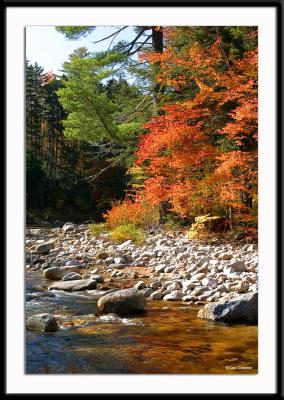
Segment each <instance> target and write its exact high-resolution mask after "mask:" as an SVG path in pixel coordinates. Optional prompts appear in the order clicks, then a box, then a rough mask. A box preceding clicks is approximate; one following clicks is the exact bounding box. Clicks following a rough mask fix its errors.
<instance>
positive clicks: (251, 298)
mask: <svg viewBox="0 0 284 400" xmlns="http://www.w3.org/2000/svg"><path fill="white" fill-rule="evenodd" d="M257 314H258V292H254V293H246V294H242V295H237V296H235V295H233V297H232V295H230V294H229V295H226V296H225V297H223V298H222V299H221V300H220V301H217V302H214V303H210V304H206V305H205V306H204V307H203V308H202V309H201V310H199V312H198V314H197V316H198V318H203V319H209V320H213V321H223V322H251V323H255V322H257V319H258V315H257Z"/></svg>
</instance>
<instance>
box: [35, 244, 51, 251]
mask: <svg viewBox="0 0 284 400" xmlns="http://www.w3.org/2000/svg"><path fill="white" fill-rule="evenodd" d="M50 249H51V244H50V243H41V244H39V245H38V246H37V247H36V252H37V253H38V254H48V253H49V251H50Z"/></svg>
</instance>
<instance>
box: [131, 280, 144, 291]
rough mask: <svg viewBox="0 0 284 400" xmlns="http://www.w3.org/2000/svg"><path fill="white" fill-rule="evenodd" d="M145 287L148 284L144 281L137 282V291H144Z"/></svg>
mask: <svg viewBox="0 0 284 400" xmlns="http://www.w3.org/2000/svg"><path fill="white" fill-rule="evenodd" d="M145 287H146V283H145V282H143V281H140V282H137V283H136V284H135V285H134V288H135V289H137V290H142V289H144V288H145Z"/></svg>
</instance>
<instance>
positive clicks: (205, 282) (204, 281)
mask: <svg viewBox="0 0 284 400" xmlns="http://www.w3.org/2000/svg"><path fill="white" fill-rule="evenodd" d="M201 283H202V285H203V286H214V285H216V284H217V281H216V280H215V279H212V278H204V279H202V281H201Z"/></svg>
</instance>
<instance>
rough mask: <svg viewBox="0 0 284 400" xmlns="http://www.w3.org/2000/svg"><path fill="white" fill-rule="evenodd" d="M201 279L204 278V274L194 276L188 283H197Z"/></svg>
mask: <svg viewBox="0 0 284 400" xmlns="http://www.w3.org/2000/svg"><path fill="white" fill-rule="evenodd" d="M203 278H206V274H203V273H200V274H195V275H193V276H192V277H191V278H190V282H199V281H202V279H203Z"/></svg>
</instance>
